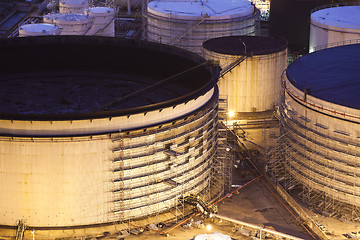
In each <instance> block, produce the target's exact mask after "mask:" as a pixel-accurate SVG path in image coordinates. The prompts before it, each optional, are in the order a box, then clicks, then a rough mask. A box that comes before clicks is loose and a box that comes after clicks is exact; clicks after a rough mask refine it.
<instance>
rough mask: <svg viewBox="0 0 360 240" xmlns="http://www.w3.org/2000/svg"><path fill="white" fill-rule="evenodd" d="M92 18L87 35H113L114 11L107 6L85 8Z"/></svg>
mask: <svg viewBox="0 0 360 240" xmlns="http://www.w3.org/2000/svg"><path fill="white" fill-rule="evenodd" d="M85 14H87V15H89V16H90V17H91V19H92V26H91V28H90V30H89V31H88V32H87V35H97V36H108V37H114V36H115V26H114V22H115V20H114V17H115V11H114V9H112V8H108V7H92V8H89V9H86V10H85Z"/></svg>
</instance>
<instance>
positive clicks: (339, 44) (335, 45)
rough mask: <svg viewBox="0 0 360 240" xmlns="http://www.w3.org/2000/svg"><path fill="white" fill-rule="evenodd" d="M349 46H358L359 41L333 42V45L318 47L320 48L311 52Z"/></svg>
mask: <svg viewBox="0 0 360 240" xmlns="http://www.w3.org/2000/svg"><path fill="white" fill-rule="evenodd" d="M351 44H360V39H352V40H346V41H340V42H333V43H329V44H324V45H320V46H317V47H315V48H314V49H313V50H314V51H319V50H322V49H326V48H332V47H339V46H344V45H351Z"/></svg>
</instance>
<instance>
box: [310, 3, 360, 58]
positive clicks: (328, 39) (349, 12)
mask: <svg viewBox="0 0 360 240" xmlns="http://www.w3.org/2000/svg"><path fill="white" fill-rule="evenodd" d="M353 4H354V6H346V5H345V4H330V5H324V6H321V7H318V8H315V9H314V10H312V12H311V17H310V43H309V45H310V46H309V47H310V48H309V51H310V52H313V51H316V50H319V49H323V48H327V47H333V46H340V45H345V44H351V43H359V42H360V6H355V3H353ZM356 5H358V4H356Z"/></svg>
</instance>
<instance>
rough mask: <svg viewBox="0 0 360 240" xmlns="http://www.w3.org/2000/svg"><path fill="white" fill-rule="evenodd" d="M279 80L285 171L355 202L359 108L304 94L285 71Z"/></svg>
mask: <svg viewBox="0 0 360 240" xmlns="http://www.w3.org/2000/svg"><path fill="white" fill-rule="evenodd" d="M284 82H285V86H286V91H285V104H284V107H283V110H282V120H283V131H285V132H286V134H284V133H285V132H284V133H283V134H284V135H283V136H284V138H283V143H284V147H286V149H287V154H286V161H285V168H286V170H287V172H288V173H290V174H291V175H292V176H293V177H294V178H295V179H297V180H298V181H299V182H300V183H302V184H304V185H305V186H306V187H308V188H309V189H312V191H317V192H320V193H323V194H325V195H326V196H328V197H329V198H330V199H333V200H336V201H339V202H342V203H346V204H349V205H355V206H360V187H359V185H358V181H359V179H358V175H359V168H358V167H357V166H358V164H359V160H360V141H359V139H360V132H359V125H360V110H359V109H356V108H351V107H346V106H342V105H339V104H335V103H332V102H329V101H325V100H322V99H319V98H316V97H313V96H311V95H309V94H305V93H304V92H303V91H301V90H299V89H298V88H297V87H296V86H294V85H293V84H292V83H291V82H290V81H289V80H288V78H287V77H286V75H284ZM305 99H306V100H305Z"/></svg>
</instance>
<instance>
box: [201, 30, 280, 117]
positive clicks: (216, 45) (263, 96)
mask: <svg viewBox="0 0 360 240" xmlns="http://www.w3.org/2000/svg"><path fill="white" fill-rule="evenodd" d="M203 52H204V56H205V58H207V59H209V60H214V61H217V62H219V64H220V66H221V68H222V72H223V73H225V74H224V75H223V77H221V78H220V79H219V82H218V86H219V91H220V95H221V96H227V102H228V110H229V111H231V112H234V113H240V112H263V111H268V110H273V109H274V106H275V105H279V103H280V99H281V95H282V94H281V92H282V91H281V74H282V72H283V71H284V70H285V68H286V61H287V41H286V40H285V39H280V38H268V37H258V36H230V37H220V38H214V39H210V40H207V41H205V42H204V44H203Z"/></svg>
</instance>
